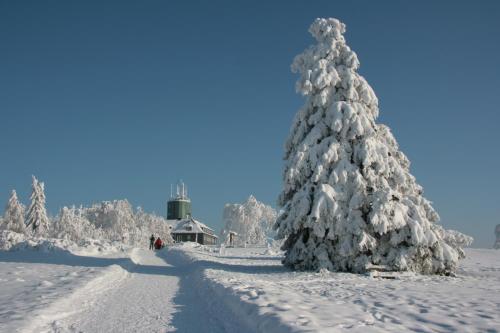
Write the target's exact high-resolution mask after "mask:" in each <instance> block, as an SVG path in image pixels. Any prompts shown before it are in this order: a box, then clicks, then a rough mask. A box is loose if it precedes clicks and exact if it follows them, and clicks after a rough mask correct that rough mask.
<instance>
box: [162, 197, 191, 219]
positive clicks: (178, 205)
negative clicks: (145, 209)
mask: <svg viewBox="0 0 500 333" xmlns="http://www.w3.org/2000/svg"><path fill="white" fill-rule="evenodd" d="M191 215H192V214H191V202H190V201H187V200H171V201H169V202H168V203H167V219H169V220H180V219H185V218H187V217H188V216H191Z"/></svg>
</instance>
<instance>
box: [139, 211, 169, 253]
mask: <svg viewBox="0 0 500 333" xmlns="http://www.w3.org/2000/svg"><path fill="white" fill-rule="evenodd" d="M135 220H136V225H137V228H139V230H140V241H141V242H143V241H144V239H145V238H146V239H149V237H150V236H151V234H153V235H155V236H156V237H160V238H161V239H162V240H163V241H164V242H166V243H167V244H172V243H173V242H174V239H173V238H172V236H171V234H170V232H171V226H170V225H169V224H168V223H167V221H166V220H165V218H163V217H161V216H158V215H155V214H150V213H146V212H144V211H143V210H142V208H141V207H139V208H137V211H136V213H135Z"/></svg>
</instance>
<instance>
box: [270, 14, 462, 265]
mask: <svg viewBox="0 0 500 333" xmlns="http://www.w3.org/2000/svg"><path fill="white" fill-rule="evenodd" d="M309 31H310V32H311V34H312V35H313V36H314V37H315V38H316V40H317V44H316V45H313V46H310V47H309V48H307V49H306V50H305V51H304V52H303V53H302V54H300V55H298V56H297V57H296V58H295V59H294V62H293V64H292V71H293V72H297V73H300V75H301V76H300V79H299V80H298V81H297V86H296V88H297V91H298V92H300V93H302V94H303V95H305V96H307V100H306V102H305V105H304V106H303V107H302V108H301V109H300V110H299V112H298V113H297V115H296V116H295V119H294V122H293V125H292V128H291V131H290V135H289V137H288V140H287V142H286V145H285V161H286V162H285V170H284V175H283V177H284V189H283V191H282V193H281V195H280V197H279V204H280V205H281V206H282V207H283V214H281V215H280V217H279V218H278V219H277V222H276V225H275V227H276V229H277V230H278V237H279V238H286V241H285V243H284V245H283V250H285V251H286V255H285V259H284V264H286V265H287V266H290V267H292V268H294V269H300V270H304V269H308V270H309V269H312V270H320V269H322V268H326V269H329V270H340V271H351V272H364V271H366V270H367V269H369V268H370V267H374V266H383V267H384V269H389V270H398V271H399V270H410V271H415V272H421V273H442V274H446V273H450V272H453V271H455V269H456V266H457V261H458V258H459V256H460V254H461V253H462V251H461V249H460V246H461V244H459V242H456V241H455V240H453V241H449V239H446V237H444V236H443V233H442V232H441V229H438V228H435V227H433V226H435V223H437V222H438V220H439V216H438V214H437V213H436V212H435V211H434V209H433V207H432V205H431V203H430V202H429V201H428V200H427V199H425V198H424V197H423V189H422V187H421V186H420V185H418V184H417V182H416V180H415V177H414V176H413V175H411V174H410V161H409V160H408V158H407V157H406V156H405V155H404V154H403V153H402V152H401V151H400V150H399V147H398V144H397V142H396V140H395V139H394V137H393V135H392V134H391V132H390V130H389V128H388V127H386V126H384V125H381V124H377V123H376V122H375V120H376V118H377V117H378V113H379V109H378V100H377V97H376V96H375V93H374V92H373V90H372V88H371V87H370V85H369V84H368V83H367V82H366V80H365V79H364V78H363V77H362V76H360V75H359V74H358V73H357V70H358V67H359V61H358V58H357V56H356V54H355V53H354V52H353V51H352V50H351V49H350V48H349V46H347V44H346V42H345V39H344V36H343V34H344V32H345V25H344V24H343V23H341V22H340V21H338V20H337V19H333V18H329V19H316V20H315V21H314V22H313V24H312V25H311V27H310V29H309Z"/></svg>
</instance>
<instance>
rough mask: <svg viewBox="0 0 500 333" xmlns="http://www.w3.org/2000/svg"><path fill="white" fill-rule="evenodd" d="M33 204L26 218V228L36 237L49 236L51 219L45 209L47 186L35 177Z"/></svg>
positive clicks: (32, 194) (32, 195)
mask: <svg viewBox="0 0 500 333" xmlns="http://www.w3.org/2000/svg"><path fill="white" fill-rule="evenodd" d="M30 199H31V204H30V206H29V208H28V214H27V217H26V228H27V229H28V230H30V232H32V233H33V234H34V235H37V236H47V235H48V232H49V218H48V216H47V210H46V209H45V186H44V184H43V183H41V182H39V181H38V179H36V178H35V176H33V182H32V192H31V197H30Z"/></svg>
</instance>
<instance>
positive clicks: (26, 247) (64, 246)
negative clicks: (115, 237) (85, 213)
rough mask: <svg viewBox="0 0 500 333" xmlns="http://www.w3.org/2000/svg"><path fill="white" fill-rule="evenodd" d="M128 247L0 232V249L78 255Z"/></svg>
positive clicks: (5, 231)
mask: <svg viewBox="0 0 500 333" xmlns="http://www.w3.org/2000/svg"><path fill="white" fill-rule="evenodd" d="M126 250H128V248H127V247H126V246H125V245H124V244H122V243H119V242H113V243H111V242H106V241H103V240H95V239H82V240H81V241H79V242H78V243H75V242H73V241H71V240H68V239H58V238H41V237H32V236H26V235H24V234H20V233H17V232H13V231H8V230H3V231H2V232H1V233H0V251H38V252H46V253H47V252H68V251H69V252H71V253H74V254H79V255H93V254H103V253H114V252H123V251H126Z"/></svg>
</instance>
